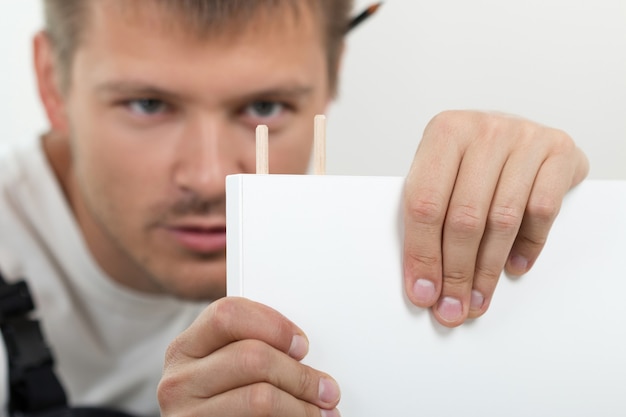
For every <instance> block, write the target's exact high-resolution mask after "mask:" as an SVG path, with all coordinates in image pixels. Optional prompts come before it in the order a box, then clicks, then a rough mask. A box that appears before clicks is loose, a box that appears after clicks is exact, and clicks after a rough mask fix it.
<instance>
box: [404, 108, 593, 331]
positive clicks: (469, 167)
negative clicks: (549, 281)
mask: <svg viewBox="0 0 626 417" xmlns="http://www.w3.org/2000/svg"><path fill="white" fill-rule="evenodd" d="M588 170H589V167H588V162H587V159H586V157H585V156H584V155H583V153H582V152H581V151H580V149H578V148H577V147H576V146H575V145H574V142H573V141H572V139H571V138H570V137H569V136H568V135H566V134H565V133H564V132H562V131H559V130H554V129H550V128H547V127H544V126H540V125H537V124H534V123H531V122H529V121H527V120H522V119H519V118H515V117H512V116H508V115H502V114H495V113H479V112H469V111H450V112H444V113H441V114H439V115H437V116H436V117H435V118H433V120H431V122H430V123H429V124H428V126H427V127H426V129H425V131H424V137H423V139H422V142H421V144H420V146H419V148H418V150H417V153H416V155H415V159H414V161H413V165H412V167H411V170H410V172H409V175H408V177H407V180H406V186H405V241H404V276H405V288H406V292H407V295H408V297H409V299H410V300H411V301H412V302H413V303H414V304H415V305H418V306H421V307H431V306H432V307H433V312H434V315H435V317H436V319H437V320H438V321H439V322H440V323H441V324H443V325H445V326H449V327H453V326H457V325H459V324H461V323H463V321H464V320H465V319H466V318H468V317H478V316H480V315H482V314H483V313H484V312H485V311H486V310H487V308H488V307H489V303H490V301H491V297H492V295H493V292H494V289H495V287H496V283H497V281H498V278H499V276H500V274H501V272H502V271H503V269H506V271H507V272H508V273H510V274H513V275H521V274H523V273H525V272H527V271H528V270H529V269H530V267H531V266H532V265H533V263H534V262H535V260H536V259H537V257H538V255H539V252H540V251H541V249H542V248H543V246H544V243H545V242H546V239H547V235H548V232H549V230H550V227H551V226H552V223H553V221H554V219H555V217H556V215H557V213H558V212H559V209H560V206H561V201H562V200H563V197H564V195H565V194H566V192H567V191H568V190H569V189H570V188H571V187H573V186H574V185H576V184H578V183H579V182H581V181H582V180H583V178H584V177H585V176H586V175H587V172H588Z"/></svg>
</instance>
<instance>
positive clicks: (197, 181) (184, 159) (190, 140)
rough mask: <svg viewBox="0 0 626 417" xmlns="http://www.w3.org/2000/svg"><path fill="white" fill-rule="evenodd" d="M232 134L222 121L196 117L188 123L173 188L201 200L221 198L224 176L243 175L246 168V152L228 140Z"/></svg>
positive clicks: (178, 157) (182, 138)
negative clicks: (241, 173)
mask: <svg viewBox="0 0 626 417" xmlns="http://www.w3.org/2000/svg"><path fill="white" fill-rule="evenodd" d="M233 134H236V133H235V132H234V131H233V132H230V131H229V128H228V122H227V121H225V120H219V119H218V118H206V117H205V118H201V117H196V118H195V119H194V120H192V121H190V122H189V123H188V124H187V126H186V128H185V130H184V133H183V134H182V135H181V137H180V140H179V144H178V149H177V153H178V155H177V164H176V165H175V168H174V182H175V185H176V187H177V188H178V189H179V190H180V191H182V192H183V193H186V194H195V195H196V196H198V197H201V198H204V199H209V200H221V199H223V198H224V195H225V178H226V176H227V175H230V174H236V173H240V172H245V166H246V164H245V154H246V152H245V151H246V150H245V149H241V148H242V144H241V143H240V141H238V140H237V138H234V137H228V136H229V135H230V136H232V135H233Z"/></svg>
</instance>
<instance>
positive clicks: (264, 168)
mask: <svg viewBox="0 0 626 417" xmlns="http://www.w3.org/2000/svg"><path fill="white" fill-rule="evenodd" d="M268 140H269V133H268V130H267V126H265V125H259V126H257V127H256V173H257V174H269V172H270V170H269V144H268Z"/></svg>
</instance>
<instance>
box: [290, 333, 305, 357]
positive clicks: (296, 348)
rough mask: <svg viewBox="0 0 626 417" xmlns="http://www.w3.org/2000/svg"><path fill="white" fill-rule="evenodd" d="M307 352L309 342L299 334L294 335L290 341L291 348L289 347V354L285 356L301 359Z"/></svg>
mask: <svg viewBox="0 0 626 417" xmlns="http://www.w3.org/2000/svg"><path fill="white" fill-rule="evenodd" d="M308 351H309V342H308V341H307V340H306V338H305V337H303V336H300V335H299V334H297V335H295V336H294V337H293V339H291V346H289V352H287V354H288V355H289V356H291V357H292V358H294V359H302V358H304V357H305V356H306V354H307V352H308Z"/></svg>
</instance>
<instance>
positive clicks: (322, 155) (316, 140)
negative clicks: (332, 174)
mask: <svg viewBox="0 0 626 417" xmlns="http://www.w3.org/2000/svg"><path fill="white" fill-rule="evenodd" d="M313 172H314V173H315V175H326V116H324V115H322V114H318V115H317V116H315V119H314V124H313Z"/></svg>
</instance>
